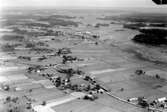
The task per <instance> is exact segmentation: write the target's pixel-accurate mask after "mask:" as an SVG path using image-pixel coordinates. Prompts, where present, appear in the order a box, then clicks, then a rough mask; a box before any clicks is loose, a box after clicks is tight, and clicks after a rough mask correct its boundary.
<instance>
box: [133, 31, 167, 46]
mask: <svg viewBox="0 0 167 112" xmlns="http://www.w3.org/2000/svg"><path fill="white" fill-rule="evenodd" d="M140 32H141V34H138V35H136V36H135V37H134V38H133V39H132V40H133V41H134V42H137V43H141V44H146V45H153V46H159V45H167V38H166V37H167V30H165V29H141V30H140Z"/></svg>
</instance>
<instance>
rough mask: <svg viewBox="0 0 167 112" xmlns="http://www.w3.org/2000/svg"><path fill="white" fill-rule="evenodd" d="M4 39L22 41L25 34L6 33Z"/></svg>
mask: <svg viewBox="0 0 167 112" xmlns="http://www.w3.org/2000/svg"><path fill="white" fill-rule="evenodd" d="M2 38H3V40H6V41H22V40H23V39H24V36H20V35H4V36H2Z"/></svg>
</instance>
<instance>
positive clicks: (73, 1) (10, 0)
mask: <svg viewBox="0 0 167 112" xmlns="http://www.w3.org/2000/svg"><path fill="white" fill-rule="evenodd" d="M0 4H1V7H9V6H10V7H28V6H35V7H40V6H43V7H152V6H156V5H155V4H154V3H153V2H152V0H0Z"/></svg>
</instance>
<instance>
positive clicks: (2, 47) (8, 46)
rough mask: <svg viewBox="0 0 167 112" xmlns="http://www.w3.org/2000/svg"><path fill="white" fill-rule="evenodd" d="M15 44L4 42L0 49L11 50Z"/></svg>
mask: <svg viewBox="0 0 167 112" xmlns="http://www.w3.org/2000/svg"><path fill="white" fill-rule="evenodd" d="M15 47H16V46H15V45H10V44H5V45H2V46H1V49H2V50H3V51H6V52H11V51H14V50H15Z"/></svg>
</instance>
